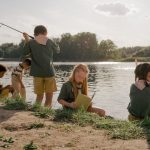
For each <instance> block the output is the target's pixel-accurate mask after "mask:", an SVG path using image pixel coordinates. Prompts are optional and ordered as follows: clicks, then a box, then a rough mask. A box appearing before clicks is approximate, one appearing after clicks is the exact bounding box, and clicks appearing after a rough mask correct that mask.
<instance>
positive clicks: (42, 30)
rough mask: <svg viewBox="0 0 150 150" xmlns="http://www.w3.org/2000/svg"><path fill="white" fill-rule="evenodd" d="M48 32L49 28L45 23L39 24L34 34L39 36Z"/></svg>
mask: <svg viewBox="0 0 150 150" xmlns="http://www.w3.org/2000/svg"><path fill="white" fill-rule="evenodd" d="M45 33H47V29H46V27H45V26H43V25H38V26H36V27H35V28H34V35H35V36H38V35H39V34H45Z"/></svg>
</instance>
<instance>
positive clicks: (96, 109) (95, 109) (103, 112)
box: [87, 106, 105, 117]
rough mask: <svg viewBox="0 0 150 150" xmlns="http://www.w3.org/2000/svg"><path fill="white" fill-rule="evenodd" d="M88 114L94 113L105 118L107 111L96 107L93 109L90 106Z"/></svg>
mask: <svg viewBox="0 0 150 150" xmlns="http://www.w3.org/2000/svg"><path fill="white" fill-rule="evenodd" d="M87 111H88V112H93V113H96V114H98V115H99V116H101V117H104V116H105V111H104V110H103V109H100V108H96V107H92V106H89V108H88V110H87Z"/></svg>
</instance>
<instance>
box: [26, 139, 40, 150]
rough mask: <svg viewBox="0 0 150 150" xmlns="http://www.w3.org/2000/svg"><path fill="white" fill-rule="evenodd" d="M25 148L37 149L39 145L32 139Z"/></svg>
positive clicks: (29, 149)
mask: <svg viewBox="0 0 150 150" xmlns="http://www.w3.org/2000/svg"><path fill="white" fill-rule="evenodd" d="M23 149H24V150H36V149H38V147H37V146H36V145H35V144H34V143H33V141H31V142H30V143H29V144H26V145H25V146H24V147H23Z"/></svg>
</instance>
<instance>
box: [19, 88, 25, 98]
mask: <svg viewBox="0 0 150 150" xmlns="http://www.w3.org/2000/svg"><path fill="white" fill-rule="evenodd" d="M20 95H21V97H22V98H24V99H26V89H25V88H21V90H20Z"/></svg>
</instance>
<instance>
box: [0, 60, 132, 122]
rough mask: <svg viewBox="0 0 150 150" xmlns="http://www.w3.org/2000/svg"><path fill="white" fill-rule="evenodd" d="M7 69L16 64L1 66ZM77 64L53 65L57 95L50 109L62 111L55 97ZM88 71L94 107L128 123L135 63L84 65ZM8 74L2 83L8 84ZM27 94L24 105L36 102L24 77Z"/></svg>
mask: <svg viewBox="0 0 150 150" xmlns="http://www.w3.org/2000/svg"><path fill="white" fill-rule="evenodd" d="M0 63H1V64H5V65H6V66H7V67H15V66H16V65H18V62H0ZM76 64H77V63H76V62H75V63H70V62H68V63H67V62H65V63H64V62H59V63H54V66H55V70H56V81H57V87H58V91H57V92H55V93H54V97H53V108H59V107H61V106H60V105H59V104H58V103H57V97H58V94H59V91H60V88H61V86H62V84H63V83H64V82H65V81H67V79H68V77H69V76H70V73H71V71H72V69H73V67H74V65H76ZM86 64H87V65H88V67H89V70H90V74H89V79H88V83H89V96H92V95H93V93H94V92H96V93H95V96H94V98H93V105H95V106H98V107H100V108H102V109H104V110H105V111H106V114H107V115H111V116H113V117H115V118H119V119H127V116H128V111H127V106H128V103H129V91H130V85H131V84H132V83H133V82H134V69H135V63H129V62H95V63H93V62H92V63H88V62H87V63H86ZM10 77H11V71H8V72H7V74H6V75H5V76H4V78H3V80H2V79H1V82H2V83H3V84H4V85H5V84H10V83H11V79H10ZM23 82H24V83H25V87H26V91H27V101H32V102H33V103H34V101H35V95H34V93H33V83H32V77H30V76H29V75H25V76H24V78H23Z"/></svg>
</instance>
